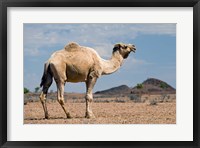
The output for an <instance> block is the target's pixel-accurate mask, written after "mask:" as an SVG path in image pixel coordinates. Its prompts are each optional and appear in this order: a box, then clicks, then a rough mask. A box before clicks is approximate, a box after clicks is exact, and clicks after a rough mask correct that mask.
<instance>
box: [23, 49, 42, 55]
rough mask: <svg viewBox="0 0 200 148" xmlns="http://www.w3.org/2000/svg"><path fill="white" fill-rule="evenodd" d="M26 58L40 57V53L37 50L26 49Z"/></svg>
mask: <svg viewBox="0 0 200 148" xmlns="http://www.w3.org/2000/svg"><path fill="white" fill-rule="evenodd" d="M24 54H25V56H39V55H40V51H39V50H38V49H37V48H32V49H31V48H25V49H24Z"/></svg>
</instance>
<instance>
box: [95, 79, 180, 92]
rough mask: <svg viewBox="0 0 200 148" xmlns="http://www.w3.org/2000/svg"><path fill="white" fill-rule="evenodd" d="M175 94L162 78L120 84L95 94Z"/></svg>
mask: <svg viewBox="0 0 200 148" xmlns="http://www.w3.org/2000/svg"><path fill="white" fill-rule="evenodd" d="M164 93H166V94H175V93H176V90H175V89H174V88H173V87H172V86H170V85H169V84H167V83H166V82H164V81H162V80H158V79H155V78H148V79H147V80H145V81H144V82H143V83H141V84H138V85H136V86H135V87H133V88H129V87H128V86H127V85H121V86H118V87H113V88H110V89H106V90H102V91H97V92H96V93H95V94H102V95H118V94H164Z"/></svg>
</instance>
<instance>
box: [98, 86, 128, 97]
mask: <svg viewBox="0 0 200 148" xmlns="http://www.w3.org/2000/svg"><path fill="white" fill-rule="evenodd" d="M130 93H131V88H129V87H128V86H127V85H121V86H118V87H113V88H110V89H106V90H102V91H97V92H96V93H95V94H104V95H116V94H130Z"/></svg>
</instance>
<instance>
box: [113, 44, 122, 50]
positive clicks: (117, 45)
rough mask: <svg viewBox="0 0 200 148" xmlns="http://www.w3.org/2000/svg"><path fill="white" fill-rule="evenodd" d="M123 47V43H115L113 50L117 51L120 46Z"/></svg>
mask: <svg viewBox="0 0 200 148" xmlns="http://www.w3.org/2000/svg"><path fill="white" fill-rule="evenodd" d="M120 47H121V44H120V43H118V44H115V46H114V48H113V52H115V51H117V50H118V49H119V48H120Z"/></svg>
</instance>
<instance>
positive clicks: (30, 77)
mask: <svg viewBox="0 0 200 148" xmlns="http://www.w3.org/2000/svg"><path fill="white" fill-rule="evenodd" d="M71 41H73V42H77V43H79V44H80V45H82V46H88V47H92V48H94V49H95V50H96V51H97V52H98V53H99V55H100V56H101V57H102V58H104V59H109V58H110V57H111V53H112V49H113V46H114V44H115V43H119V42H122V43H128V44H134V45H136V47H137V50H136V53H132V54H130V55H129V57H128V58H127V59H126V60H124V63H123V65H122V67H121V68H120V69H119V70H118V71H117V72H115V73H113V74H111V75H106V76H102V77H100V78H99V79H98V80H97V83H96V85H95V88H94V92H95V91H99V90H104V89H108V88H111V87H115V86H119V85H123V84H125V85H128V86H129V87H133V86H135V85H136V84H137V83H142V82H143V81H144V80H146V79H147V78H157V79H160V80H163V81H165V82H167V83H168V84H170V85H171V86H173V87H174V88H176V24H24V87H27V88H28V89H30V90H31V91H34V88H35V87H37V86H39V84H40V80H41V77H42V74H43V67H44V62H45V61H46V60H48V58H49V57H50V55H51V54H52V53H53V52H54V51H56V50H60V49H62V48H63V47H64V45H66V44H67V43H69V42H71ZM49 90H54V91H55V90H56V85H55V82H53V84H52V86H51V87H50V88H49ZM65 92H80V93H81V92H85V83H67V84H66V85H65Z"/></svg>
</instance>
